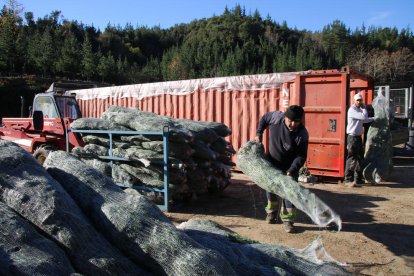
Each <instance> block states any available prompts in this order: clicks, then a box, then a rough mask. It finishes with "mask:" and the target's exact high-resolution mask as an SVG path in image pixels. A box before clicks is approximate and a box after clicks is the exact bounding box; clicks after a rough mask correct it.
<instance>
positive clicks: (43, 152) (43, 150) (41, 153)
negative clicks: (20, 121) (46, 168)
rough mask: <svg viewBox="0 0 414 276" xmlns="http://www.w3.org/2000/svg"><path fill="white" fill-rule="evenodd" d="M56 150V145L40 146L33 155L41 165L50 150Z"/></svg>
mask: <svg viewBox="0 0 414 276" xmlns="http://www.w3.org/2000/svg"><path fill="white" fill-rule="evenodd" d="M54 150H56V149H55V147H54V146H51V145H46V146H40V147H38V148H37V149H36V150H35V152H34V153H33V157H34V158H35V159H36V160H37V161H39V163H40V164H41V165H43V163H44V162H45V160H46V158H47V156H48V155H49V152H51V151H54Z"/></svg>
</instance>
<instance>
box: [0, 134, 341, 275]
mask: <svg viewBox="0 0 414 276" xmlns="http://www.w3.org/2000/svg"><path fill="white" fill-rule="evenodd" d="M0 155H1V157H2V158H1V159H0V223H1V227H0V271H1V274H2V275H71V274H74V273H81V274H83V275H226V276H228V275H348V274H349V273H348V271H347V270H346V269H345V268H344V267H343V266H341V265H339V264H338V263H336V262H334V261H333V260H331V259H329V258H323V259H321V258H320V256H325V257H327V255H326V254H324V251H323V248H322V247H321V244H320V243H313V244H311V246H309V247H308V248H306V249H305V250H295V249H290V248H286V247H282V246H278V245H272V244H260V243H256V242H253V241H249V240H247V239H245V238H242V237H240V236H238V235H237V234H236V233H234V232H231V231H230V230H228V229H226V228H224V227H222V226H219V225H217V224H215V223H213V222H211V221H204V220H192V221H189V222H186V223H183V224H182V225H180V226H179V227H176V226H174V224H172V223H171V222H170V220H169V219H168V218H167V217H166V216H165V215H164V214H163V213H162V212H161V211H160V210H159V208H158V207H157V206H156V205H155V204H154V203H152V202H151V201H150V200H148V199H147V197H145V196H143V195H141V194H139V193H137V192H136V190H133V189H126V190H124V189H122V188H121V187H119V186H118V185H116V184H115V183H114V182H113V181H112V180H111V178H109V177H107V176H105V175H104V174H102V173H100V172H99V171H97V170H96V169H94V168H92V167H90V166H88V165H86V164H85V163H84V162H83V161H81V160H79V159H78V158H77V157H75V156H74V155H73V154H70V153H67V152H64V151H54V152H51V153H50V154H49V156H48V157H47V159H46V160H45V162H44V165H43V166H44V167H43V166H42V165H40V163H38V162H37V161H36V160H35V159H34V158H33V156H31V155H30V154H29V153H28V152H26V151H25V150H24V149H22V148H21V147H19V146H18V145H16V144H14V143H12V142H10V141H3V140H0Z"/></svg>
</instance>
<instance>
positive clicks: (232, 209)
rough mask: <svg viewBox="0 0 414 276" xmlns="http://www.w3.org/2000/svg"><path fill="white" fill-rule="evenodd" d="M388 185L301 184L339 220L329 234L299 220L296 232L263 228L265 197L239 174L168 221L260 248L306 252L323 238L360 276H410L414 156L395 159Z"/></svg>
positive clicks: (175, 210)
mask: <svg viewBox="0 0 414 276" xmlns="http://www.w3.org/2000/svg"><path fill="white" fill-rule="evenodd" d="M393 160H394V170H393V172H392V175H391V176H390V178H389V179H388V181H387V182H385V183H381V184H379V185H375V186H363V187H359V188H349V187H345V186H343V185H342V184H338V183H332V182H331V183H327V182H326V183H323V182H318V183H315V184H303V186H305V187H306V188H309V189H310V190H312V191H313V192H315V193H316V194H317V195H318V196H319V197H320V198H321V199H322V200H324V201H325V202H326V203H327V204H328V205H329V206H330V207H331V208H332V209H333V210H335V211H336V212H337V213H338V214H339V215H340V216H341V219H342V222H343V225H342V230H341V231H340V232H330V231H327V230H325V229H321V228H320V227H318V226H316V225H314V224H312V223H311V221H310V220H309V219H308V218H307V217H306V216H305V215H302V216H300V217H299V221H298V223H296V224H295V225H296V228H297V231H296V233H293V234H287V233H285V232H284V230H283V225H282V224H267V223H266V222H265V215H266V214H265V211H264V206H265V204H266V195H265V192H264V191H263V190H262V189H260V188H259V187H258V186H257V185H255V184H254V183H253V182H251V180H250V179H249V178H248V177H247V176H245V175H243V174H242V173H240V172H233V176H232V183H231V185H229V186H228V187H227V188H226V189H225V190H224V191H223V192H221V193H220V194H219V195H217V194H216V195H203V196H200V197H198V198H197V199H196V200H194V201H192V202H187V203H180V204H174V205H173V206H172V209H171V211H170V212H168V213H166V215H167V216H168V217H169V218H170V219H171V220H172V221H173V222H174V223H177V224H178V223H180V222H183V221H187V220H188V219H190V218H206V219H210V220H213V221H215V222H217V223H219V224H221V225H223V226H225V227H227V228H229V229H231V230H233V231H235V232H237V233H239V234H240V235H242V236H245V237H248V238H250V239H253V240H256V241H258V242H261V243H276V244H280V245H285V246H289V247H292V248H298V249H301V248H304V247H306V246H307V245H308V244H310V243H311V242H312V241H313V240H315V239H316V238H317V237H319V236H320V237H321V238H322V241H323V244H324V246H325V249H326V250H327V252H328V253H329V254H330V255H331V256H332V257H333V258H335V259H336V260H337V261H339V262H342V263H346V264H349V265H351V266H353V267H354V268H357V271H360V273H361V274H364V275H414V211H413V210H414V155H411V154H407V153H403V154H402V155H400V156H395V157H394V158H393Z"/></svg>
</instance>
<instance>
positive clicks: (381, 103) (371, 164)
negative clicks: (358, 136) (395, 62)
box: [363, 89, 393, 184]
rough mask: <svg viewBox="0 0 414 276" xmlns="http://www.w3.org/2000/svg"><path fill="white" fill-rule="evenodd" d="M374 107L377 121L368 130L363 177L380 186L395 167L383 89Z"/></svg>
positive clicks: (374, 101)
mask: <svg viewBox="0 0 414 276" xmlns="http://www.w3.org/2000/svg"><path fill="white" fill-rule="evenodd" d="M372 106H373V108H374V112H375V120H374V121H373V122H372V124H371V126H370V127H369V129H368V134H367V141H366V144H365V155H364V169H363V175H364V178H365V180H366V181H368V182H371V183H377V184H378V183H380V182H382V181H384V180H386V179H387V177H388V176H389V175H390V173H391V171H392V167H393V165H392V156H393V149H392V139H391V138H392V137H391V131H390V121H389V110H388V102H387V100H386V98H385V97H384V96H383V95H382V91H381V89H380V90H379V91H378V95H377V97H375V99H374V100H373V101H372Z"/></svg>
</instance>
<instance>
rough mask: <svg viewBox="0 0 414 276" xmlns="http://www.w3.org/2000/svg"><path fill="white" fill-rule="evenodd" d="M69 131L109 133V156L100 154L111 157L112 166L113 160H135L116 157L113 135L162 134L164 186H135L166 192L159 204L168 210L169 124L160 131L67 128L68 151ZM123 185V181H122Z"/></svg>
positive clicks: (164, 209) (103, 157)
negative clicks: (161, 202) (113, 151)
mask: <svg viewBox="0 0 414 276" xmlns="http://www.w3.org/2000/svg"><path fill="white" fill-rule="evenodd" d="M69 132H74V133H75V132H77V133H90V134H108V136H109V155H108V156H99V158H101V159H109V160H110V164H111V167H112V162H113V161H133V160H129V159H126V158H121V157H115V156H113V155H112V135H138V134H141V135H162V141H163V146H164V160H163V161H164V162H163V167H164V188H163V189H159V188H151V187H144V186H134V188H137V189H141V190H148V191H155V192H161V193H164V204H163V205H157V206H158V207H159V208H160V210H161V211H167V212H168V209H169V208H168V207H169V204H168V202H169V191H168V183H169V168H168V136H169V128H168V127H167V126H164V127H163V130H162V131H160V132H158V131H118V130H77V129H69V130H66V151H67V152H69ZM120 184H121V185H122V183H120Z"/></svg>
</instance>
